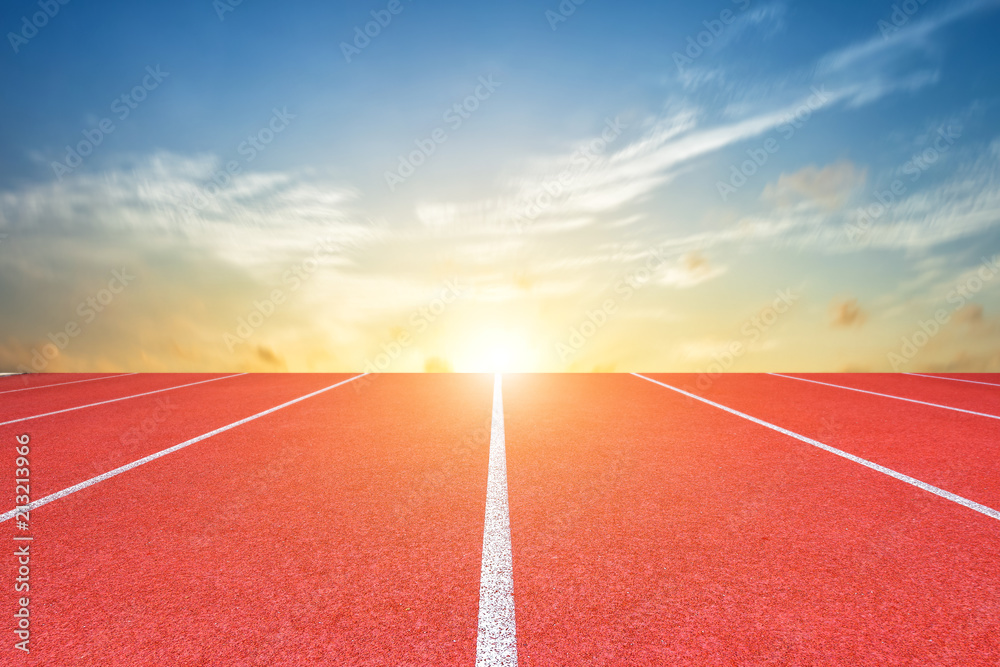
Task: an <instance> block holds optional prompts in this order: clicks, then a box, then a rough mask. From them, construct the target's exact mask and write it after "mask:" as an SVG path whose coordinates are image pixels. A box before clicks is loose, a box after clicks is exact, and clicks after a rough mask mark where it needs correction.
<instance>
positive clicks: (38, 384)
mask: <svg viewBox="0 0 1000 667" xmlns="http://www.w3.org/2000/svg"><path fill="white" fill-rule="evenodd" d="M129 375H138V373H117V374H113V375H103V374H94V373H66V374H63V375H60V376H57V377H56V379H52V378H45V380H47V383H44V384H43V380H42V379H41V378H38V377H36V376H33V375H27V374H25V375H16V376H11V377H10V378H6V377H4V378H0V380H7V379H15V378H16V379H17V380H18V382H17V384H16V385H11V384H10V383H8V382H0V394H16V393H20V392H22V391H35V390H38V389H47V388H49V387H61V386H63V385H67V384H81V383H84V382H97V381H99V380H111V379H114V378H118V377H127V376H129ZM59 377H62V378H64V379H63V380H62V381H59V380H58V378H59Z"/></svg>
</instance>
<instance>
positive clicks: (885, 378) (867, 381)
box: [786, 373, 1000, 423]
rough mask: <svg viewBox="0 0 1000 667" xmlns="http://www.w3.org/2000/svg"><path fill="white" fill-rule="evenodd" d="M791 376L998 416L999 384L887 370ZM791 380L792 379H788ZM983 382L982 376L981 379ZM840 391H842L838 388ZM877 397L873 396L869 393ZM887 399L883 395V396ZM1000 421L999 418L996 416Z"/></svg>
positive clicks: (999, 408)
mask: <svg viewBox="0 0 1000 667" xmlns="http://www.w3.org/2000/svg"><path fill="white" fill-rule="evenodd" d="M786 375H791V376H792V377H800V378H806V379H808V380H816V381H817V382H826V383H828V384H839V385H842V386H845V387H853V388H855V389H864V390H865V391H874V392H877V393H879V394H888V395H890V396H900V397H902V398H909V399H912V400H915V401H924V402H925V403H936V404H938V405H947V406H950V407H953V408H960V409H962V410H972V411H973V412H982V413H985V414H992V415H996V416H997V417H1000V384H998V386H996V387H987V386H986V385H982V384H971V383H968V382H954V381H951V380H939V379H935V378H929V377H921V376H914V375H894V374H889V373H871V374H863V375H862V374H860V373H856V374H851V375H834V374H830V373H794V374H792V373H788V374H786ZM789 382H793V380H789ZM983 382H985V380H983ZM841 391H845V390H843V389H841ZM872 398H876V397H872ZM882 400H886V399H882ZM890 405H891V403H890ZM998 423H1000V420H998Z"/></svg>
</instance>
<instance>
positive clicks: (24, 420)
mask: <svg viewBox="0 0 1000 667" xmlns="http://www.w3.org/2000/svg"><path fill="white" fill-rule="evenodd" d="M240 375H246V373H236V374H235V375H224V376H223V377H220V378H210V379H208V380H199V381H198V382H189V383H188V384H181V385H177V386H176V387H166V388H164V389H157V390H155V391H147V392H144V393H142V394H132V395H131V396H122V397H121V398H112V399H110V400H107V401H100V402H99V403H88V404H87V405H78V406H76V407H75V408H66V409H65V410H56V411H55V412H46V413H44V414H40V415H32V416H31V417H21V418H20V419H11V420H10V421H6V422H0V426H5V425H7V424H16V423H17V422H26V421H29V420H31V419H39V418H41V417H51V416H52V415H58V414H62V413H63V412H73V410H83V409H84V408H92V407H94V406H95V405H105V404H107V403H117V402H118V401H127V400H128V399H130V398H139V397H140V396H149V395H150V394H160V393H162V392H165V391H173V390H174V389H183V388H184V387H193V386H195V385H196V384H205V383H206V382H215V381H216V380H227V379H229V378H234V377H239V376H240Z"/></svg>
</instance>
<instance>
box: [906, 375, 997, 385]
mask: <svg viewBox="0 0 1000 667" xmlns="http://www.w3.org/2000/svg"><path fill="white" fill-rule="evenodd" d="M903 375H916V376H917V377H922V378H934V379H935V380H951V381H952V382H968V383H969V384H985V385H986V386H987V387H1000V384H996V383H994V382H978V381H976V380H962V379H960V378H946V377H943V376H941V375H924V374H923V373H903Z"/></svg>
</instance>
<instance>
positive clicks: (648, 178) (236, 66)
mask: <svg viewBox="0 0 1000 667" xmlns="http://www.w3.org/2000/svg"><path fill="white" fill-rule="evenodd" d="M0 17H2V18H0V28H2V29H3V32H4V33H5V42H6V43H5V44H4V45H3V46H2V47H0V88H2V89H3V91H4V95H3V98H2V101H0V371H8V372H13V371H24V370H34V371H45V372H96V371H101V372H112V371H150V372H178V371H295V372H300V371H302V372H305V371H331V372H332V371H353V372H360V371H369V372H374V371H382V372H411V371H458V372H468V371H496V370H503V371H511V372H514V371H538V372H549V371H573V372H577V371H580V372H595V371H597V372H611V371H614V372H623V371H660V372H667V371H676V372H694V373H700V374H702V375H706V376H712V375H714V374H715V373H719V372H727V371H731V372H737V371H747V372H750V371H830V372H836V371H905V372H926V371H955V372H959V371H968V372H976V371H1000V335H998V334H1000V124H998V122H997V119H998V118H1000V114H998V103H1000V53H998V51H997V49H998V47H997V46H996V35H997V34H1000V1H998V0H992V1H988V0H971V1H938V0H925V1H923V2H921V0H909V1H908V2H871V1H867V2H843V1H838V2H832V1H831V2H795V1H792V0H787V1H778V2H756V1H754V0H732V1H731V0H724V1H722V0H720V1H718V2H699V3H677V2H662V1H661V2H639V1H635V2H616V3H612V2H609V1H607V0H584V1H580V0H576V1H574V0H564V1H563V2H561V3H560V2H557V1H556V0H548V1H543V0H539V1H536V2H528V1H519V0H512V1H510V2H506V3H468V2H448V1H441V2H433V3H432V2H427V1H421V0H384V1H383V0H377V1H375V2H351V3H346V2H311V1H306V0H291V1H289V2H283V3H263V2H255V1H252V0H247V1H243V2H238V1H237V0H215V1H214V2H212V1H211V0H197V1H188V0H179V1H178V2H174V3H161V4H153V5H148V4H146V3H132V2H123V1H119V2H96V3H84V2H80V1H79V0H77V1H73V0H68V1H67V2H66V3H65V4H62V3H61V2H60V1H59V0H41V1H40V2H39V1H38V0H36V1H35V2H27V1H24V0H16V1H13V2H9V3H7V4H6V5H5V7H4V9H3V12H2V14H0Z"/></svg>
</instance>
